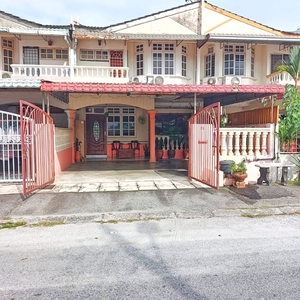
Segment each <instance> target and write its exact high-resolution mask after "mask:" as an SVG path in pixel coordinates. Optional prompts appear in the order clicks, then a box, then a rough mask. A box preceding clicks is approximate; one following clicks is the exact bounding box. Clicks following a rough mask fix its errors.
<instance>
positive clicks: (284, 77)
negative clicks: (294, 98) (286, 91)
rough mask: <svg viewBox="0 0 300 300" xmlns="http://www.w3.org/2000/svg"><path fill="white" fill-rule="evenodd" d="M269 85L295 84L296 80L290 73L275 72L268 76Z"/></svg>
mask: <svg viewBox="0 0 300 300" xmlns="http://www.w3.org/2000/svg"><path fill="white" fill-rule="evenodd" d="M267 79H268V84H282V85H286V84H293V85H294V84H295V81H294V79H293V78H292V76H291V75H290V74H289V73H286V72H283V73H279V72H275V73H272V74H270V75H268V76H267Z"/></svg>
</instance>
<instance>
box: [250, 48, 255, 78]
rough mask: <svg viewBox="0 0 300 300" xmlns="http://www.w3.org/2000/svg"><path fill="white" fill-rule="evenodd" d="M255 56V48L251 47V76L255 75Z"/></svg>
mask: <svg viewBox="0 0 300 300" xmlns="http://www.w3.org/2000/svg"><path fill="white" fill-rule="evenodd" d="M254 57H255V50H254V48H251V77H254Z"/></svg>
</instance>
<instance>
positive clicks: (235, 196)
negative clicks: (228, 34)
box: [0, 160, 300, 223]
mask: <svg viewBox="0 0 300 300" xmlns="http://www.w3.org/2000/svg"><path fill="white" fill-rule="evenodd" d="M21 189H22V186H21V185H9V184H8V185H1V186H0V191H1V193H0V223H1V219H2V220H12V221H16V220H25V221H26V222H28V223H38V222H43V221H61V222H66V223H72V222H90V221H101V222H108V221H124V220H127V221H128V220H130V221H132V220H147V219H153V218H155V219H164V218H211V217H233V216H234V217H237V216H240V217H262V216H269V215H285V214H299V217H300V199H299V195H300V187H298V186H279V185H271V186H265V185H255V186H249V187H247V188H246V189H235V188H226V187H224V188H221V189H220V190H218V191H217V190H215V189H212V188H208V187H205V186H203V185H201V184H199V183H197V182H194V181H190V180H188V178H187V162H186V161H175V160H172V161H171V160H166V161H159V162H158V163H155V164H149V163H147V162H141V161H131V162H129V161H127V162H113V163H110V162H105V163H103V162H84V163H77V164H74V165H72V166H70V167H69V168H68V170H66V171H64V172H62V173H61V174H60V175H59V176H57V178H56V180H55V182H54V184H52V185H51V186H49V187H47V188H44V189H43V190H41V191H39V192H37V193H34V194H33V195H31V196H30V197H28V198H27V199H25V200H24V199H23V198H22V196H21Z"/></svg>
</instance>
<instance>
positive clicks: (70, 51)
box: [64, 35, 74, 79]
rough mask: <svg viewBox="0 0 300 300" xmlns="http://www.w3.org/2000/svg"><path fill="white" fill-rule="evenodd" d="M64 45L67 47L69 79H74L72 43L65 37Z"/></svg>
mask: <svg viewBox="0 0 300 300" xmlns="http://www.w3.org/2000/svg"><path fill="white" fill-rule="evenodd" d="M64 39H65V41H66V43H67V44H68V47H69V68H70V78H71V79H72V78H73V77H74V63H73V62H74V50H73V48H72V42H71V40H70V37H69V36H67V35H65V37H64Z"/></svg>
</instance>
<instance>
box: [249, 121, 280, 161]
mask: <svg viewBox="0 0 300 300" xmlns="http://www.w3.org/2000/svg"><path fill="white" fill-rule="evenodd" d="M276 125H277V124H276V123H274V141H273V152H274V153H273V157H265V158H264V157H260V158H257V157H256V156H254V159H253V160H250V159H247V158H244V159H243V161H244V162H255V161H261V160H267V161H269V160H270V161H273V160H275V159H276V162H279V161H280V157H279V152H278V151H277V152H276V147H275V146H276V141H275V132H276Z"/></svg>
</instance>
